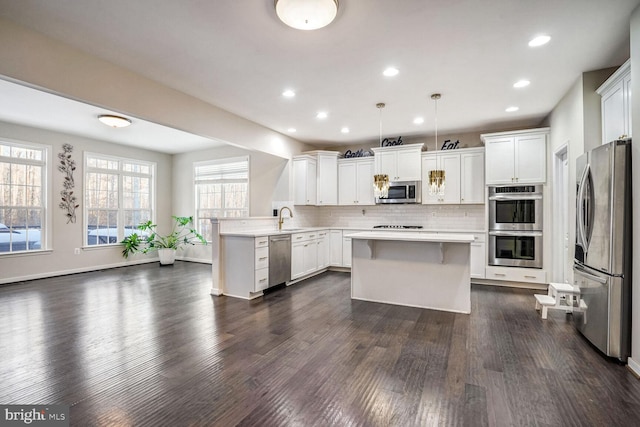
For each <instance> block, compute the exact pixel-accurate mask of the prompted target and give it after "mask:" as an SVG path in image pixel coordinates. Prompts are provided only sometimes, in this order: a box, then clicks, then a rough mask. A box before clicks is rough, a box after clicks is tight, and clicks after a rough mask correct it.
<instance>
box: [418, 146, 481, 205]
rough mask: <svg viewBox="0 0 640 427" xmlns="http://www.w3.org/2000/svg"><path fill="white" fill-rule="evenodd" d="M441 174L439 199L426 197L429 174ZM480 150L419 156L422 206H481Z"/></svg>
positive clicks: (437, 197)
mask: <svg viewBox="0 0 640 427" xmlns="http://www.w3.org/2000/svg"><path fill="white" fill-rule="evenodd" d="M434 169H442V170H444V171H445V191H444V195H443V196H437V195H430V194H429V171H431V170H434ZM484 190H485V187H484V148H465V149H460V150H451V151H446V150H445V151H443V152H434V153H423V154H422V204H426V205H429V204H461V203H466V204H482V203H484Z"/></svg>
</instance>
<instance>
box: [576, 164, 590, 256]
mask: <svg viewBox="0 0 640 427" xmlns="http://www.w3.org/2000/svg"><path fill="white" fill-rule="evenodd" d="M588 173H589V165H587V167H585V168H584V171H583V172H582V177H581V178H580V184H579V185H578V200H577V203H576V210H577V212H576V214H577V216H578V227H577V228H578V230H577V236H576V237H577V238H578V239H579V242H578V244H579V245H580V246H582V248H583V249H584V250H585V252H586V250H587V242H586V239H585V233H584V211H583V209H582V208H583V206H582V204H583V201H584V191H585V184H586V181H587V175H588Z"/></svg>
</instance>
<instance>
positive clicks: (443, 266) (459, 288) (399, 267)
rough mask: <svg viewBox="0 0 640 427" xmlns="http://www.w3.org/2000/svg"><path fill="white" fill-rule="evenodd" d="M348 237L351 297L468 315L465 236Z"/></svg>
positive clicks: (368, 233) (468, 239)
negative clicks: (349, 242)
mask: <svg viewBox="0 0 640 427" xmlns="http://www.w3.org/2000/svg"><path fill="white" fill-rule="evenodd" d="M346 237H351V239H352V240H351V242H352V254H351V257H352V260H351V298H352V299H358V300H364V301H372V302H381V303H387V304H397V305H405V306H410V307H420V308H429V309H434V310H443V311H451V312H456V313H466V314H468V313H470V312H471V275H470V253H471V247H470V243H472V242H473V240H474V239H473V235H471V234H468V235H467V234H433V233H420V232H394V231H382V232H376V231H366V232H359V233H352V234H349V235H348V236H346Z"/></svg>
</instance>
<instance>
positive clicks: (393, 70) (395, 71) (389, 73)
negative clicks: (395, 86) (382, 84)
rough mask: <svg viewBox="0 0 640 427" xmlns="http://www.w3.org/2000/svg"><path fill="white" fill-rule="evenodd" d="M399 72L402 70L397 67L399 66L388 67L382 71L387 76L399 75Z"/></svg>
mask: <svg viewBox="0 0 640 427" xmlns="http://www.w3.org/2000/svg"><path fill="white" fill-rule="evenodd" d="M399 72H400V71H398V69H397V68H395V67H389V68H387V69H386V70H384V71H383V72H382V74H384V75H385V76H387V77H393V76H397V75H398V73H399Z"/></svg>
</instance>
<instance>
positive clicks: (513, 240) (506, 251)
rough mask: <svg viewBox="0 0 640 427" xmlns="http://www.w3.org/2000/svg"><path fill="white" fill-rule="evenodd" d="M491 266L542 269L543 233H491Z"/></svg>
mask: <svg viewBox="0 0 640 427" xmlns="http://www.w3.org/2000/svg"><path fill="white" fill-rule="evenodd" d="M489 265H502V266H507V267H531V268H542V232H540V231H516V232H513V231H490V232H489Z"/></svg>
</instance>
